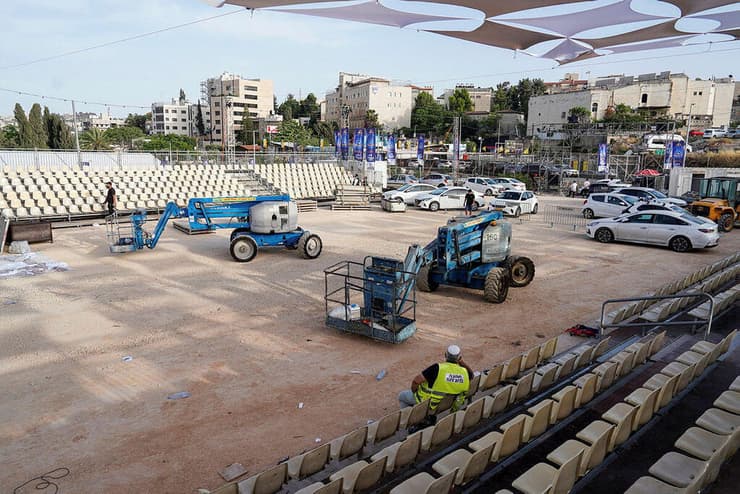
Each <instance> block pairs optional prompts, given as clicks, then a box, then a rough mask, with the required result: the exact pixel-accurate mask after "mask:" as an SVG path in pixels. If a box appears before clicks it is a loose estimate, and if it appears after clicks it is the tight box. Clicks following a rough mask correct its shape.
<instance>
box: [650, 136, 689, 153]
mask: <svg viewBox="0 0 740 494" xmlns="http://www.w3.org/2000/svg"><path fill="white" fill-rule="evenodd" d="M671 139H673V142H684V140H683V136H681V135H680V134H646V135H644V136H643V137H642V145H643V147H645V149H647V150H648V151H653V152H655V151H657V150H659V149H665V144H666V142H670V141H671ZM686 151H688V152H691V151H692V149H691V145H687V146H686Z"/></svg>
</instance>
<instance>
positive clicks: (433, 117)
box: [411, 92, 452, 135]
mask: <svg viewBox="0 0 740 494" xmlns="http://www.w3.org/2000/svg"><path fill="white" fill-rule="evenodd" d="M451 122H452V118H451V114H450V112H448V111H447V110H445V108H444V107H443V106H442V105H440V104H439V103H437V102H436V101H434V97H432V95H431V94H429V93H426V92H422V93H419V95H418V96H417V97H416V100H415V101H414V109H413V110H412V111H411V130H412V131H413V132H419V133H422V134H427V135H429V134H440V133H443V132H444V131H445V129H446V128H449V126H450V124H451Z"/></svg>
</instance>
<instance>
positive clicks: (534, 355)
mask: <svg viewBox="0 0 740 494" xmlns="http://www.w3.org/2000/svg"><path fill="white" fill-rule="evenodd" d="M539 355H540V347H534V348H530V349H529V350H528V351H526V352H524V354H523V355H522V363H521V368H520V369H519V371H520V372H524V371H525V370H528V369H531V368H533V367H534V366H536V365H537V359H538V357H539Z"/></svg>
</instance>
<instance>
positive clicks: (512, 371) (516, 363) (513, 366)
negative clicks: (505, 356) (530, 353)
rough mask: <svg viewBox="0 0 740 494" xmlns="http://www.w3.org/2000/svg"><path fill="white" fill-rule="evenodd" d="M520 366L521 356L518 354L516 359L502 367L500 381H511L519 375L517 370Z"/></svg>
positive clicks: (510, 360)
mask: <svg viewBox="0 0 740 494" xmlns="http://www.w3.org/2000/svg"><path fill="white" fill-rule="evenodd" d="M521 365H522V355H521V354H519V355H517V356H516V357H512V358H511V359H509V361H508V362H506V364H505V365H504V371H503V377H502V380H507V379H512V378H514V377H516V376H517V375H519V368H520V367H521Z"/></svg>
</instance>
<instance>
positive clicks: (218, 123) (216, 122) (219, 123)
mask: <svg viewBox="0 0 740 494" xmlns="http://www.w3.org/2000/svg"><path fill="white" fill-rule="evenodd" d="M213 123H215V124H216V125H221V120H216V121H214V122H213Z"/></svg>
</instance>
